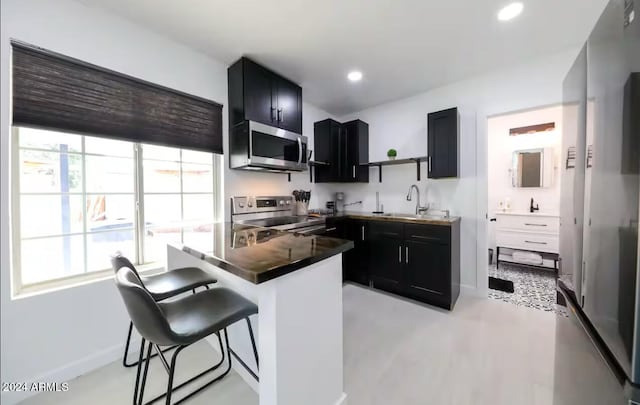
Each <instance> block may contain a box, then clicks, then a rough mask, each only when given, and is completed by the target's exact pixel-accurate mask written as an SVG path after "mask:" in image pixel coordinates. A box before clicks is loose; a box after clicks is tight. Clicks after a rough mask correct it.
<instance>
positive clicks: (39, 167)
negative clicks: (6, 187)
mask: <svg viewBox="0 0 640 405" xmlns="http://www.w3.org/2000/svg"><path fill="white" fill-rule="evenodd" d="M20 191H21V192H22V193H69V192H72V193H77V192H81V191H82V156H81V155H79V154H67V153H59V152H43V151H36V150H20Z"/></svg>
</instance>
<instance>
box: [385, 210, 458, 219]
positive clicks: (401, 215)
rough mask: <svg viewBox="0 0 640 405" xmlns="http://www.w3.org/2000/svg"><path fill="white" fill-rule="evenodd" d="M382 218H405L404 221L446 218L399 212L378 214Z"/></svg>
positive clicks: (443, 217)
mask: <svg viewBox="0 0 640 405" xmlns="http://www.w3.org/2000/svg"><path fill="white" fill-rule="evenodd" d="M377 216H380V217H389V218H404V219H445V218H446V217H445V216H443V215H434V214H406V213H397V212H389V213H384V214H377Z"/></svg>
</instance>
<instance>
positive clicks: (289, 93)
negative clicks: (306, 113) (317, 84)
mask: <svg viewBox="0 0 640 405" xmlns="http://www.w3.org/2000/svg"><path fill="white" fill-rule="evenodd" d="M275 83H276V89H277V95H276V96H277V109H276V119H277V121H278V126H279V127H280V128H283V129H286V130H287V131H292V132H296V133H298V134H301V133H302V88H301V87H300V86H298V85H297V84H295V83H293V82H290V81H289V80H286V79H281V78H280V79H278V80H275Z"/></svg>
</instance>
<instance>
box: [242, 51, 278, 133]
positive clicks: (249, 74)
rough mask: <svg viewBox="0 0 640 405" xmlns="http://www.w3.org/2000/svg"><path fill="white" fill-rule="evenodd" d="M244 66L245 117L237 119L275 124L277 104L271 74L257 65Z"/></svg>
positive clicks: (248, 64) (247, 64)
mask: <svg viewBox="0 0 640 405" xmlns="http://www.w3.org/2000/svg"><path fill="white" fill-rule="evenodd" d="M243 66H244V88H243V90H244V91H243V93H244V94H243V95H244V116H243V117H237V118H239V120H238V121H237V122H234V124H237V123H238V122H242V121H244V120H245V119H246V120H250V121H258V122H261V123H263V124H273V123H274V122H275V119H276V106H277V104H276V102H275V100H274V97H273V96H274V91H273V88H272V85H273V81H272V78H271V76H272V75H271V73H270V72H269V71H268V70H267V69H265V68H263V67H262V66H260V65H258V64H255V63H246V64H244V65H243Z"/></svg>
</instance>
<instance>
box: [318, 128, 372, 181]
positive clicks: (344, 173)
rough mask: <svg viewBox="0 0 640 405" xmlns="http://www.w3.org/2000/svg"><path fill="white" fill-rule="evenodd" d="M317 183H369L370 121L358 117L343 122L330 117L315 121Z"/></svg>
mask: <svg viewBox="0 0 640 405" xmlns="http://www.w3.org/2000/svg"><path fill="white" fill-rule="evenodd" d="M314 153H315V158H314V160H316V161H318V162H323V163H326V165H322V166H316V167H315V175H316V177H315V182H316V183H368V182H369V168H368V167H367V166H361V165H363V164H365V163H368V162H369V124H367V123H366V122H364V121H361V120H354V121H349V122H345V123H343V124H341V123H339V122H338V121H335V120H332V119H326V120H324V121H318V122H316V123H315V124H314Z"/></svg>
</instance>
